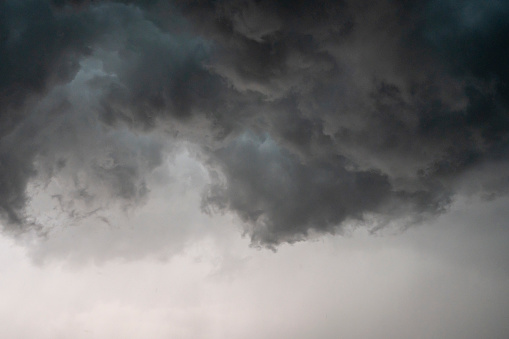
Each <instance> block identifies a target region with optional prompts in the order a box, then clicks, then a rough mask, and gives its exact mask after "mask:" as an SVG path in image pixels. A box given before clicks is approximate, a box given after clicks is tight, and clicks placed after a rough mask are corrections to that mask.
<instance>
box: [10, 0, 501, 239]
mask: <svg viewBox="0 0 509 339" xmlns="http://www.w3.org/2000/svg"><path fill="white" fill-rule="evenodd" d="M0 6H2V8H1V11H0V13H1V14H0V15H1V16H2V17H1V20H0V37H1V41H0V43H1V45H0V61H1V62H0V74H1V79H0V109H1V110H2V115H1V117H0V119H1V130H0V132H1V135H0V138H1V141H0V150H1V154H0V160H1V166H2V167H1V168H0V180H1V182H2V185H3V187H4V188H2V192H1V194H0V207H1V208H2V210H3V211H4V215H5V216H6V217H7V218H8V219H9V220H10V221H11V222H12V223H14V224H23V222H24V220H23V209H24V207H25V205H26V201H27V193H26V189H27V185H28V182H29V181H30V180H32V179H33V178H34V176H35V175H36V172H37V170H38V171H39V172H41V168H42V169H44V171H43V172H44V173H47V176H48V177H51V176H52V174H53V173H54V172H55V171H61V172H62V171H63V172H65V171H64V170H62V169H61V168H74V167H73V166H77V167H79V168H82V169H83V170H84V171H85V172H86V175H85V177H86V178H87V179H86V180H85V181H86V182H87V183H86V184H83V183H80V184H79V185H78V184H76V185H75V186H76V188H82V189H84V191H83V192H88V193H89V194H91V193H90V192H92V191H93V192H96V193H95V194H92V195H93V196H96V195H98V194H99V193H98V192H99V191H103V190H104V189H105V190H106V191H107V192H108V193H104V192H103V193H104V194H106V196H107V197H109V198H115V199H124V200H128V201H130V200H134V201H138V200H140V199H142V197H143V196H144V195H145V194H146V193H147V189H146V187H145V186H144V179H143V178H144V176H145V175H146V174H147V173H148V172H150V171H151V170H152V169H154V168H155V167H157V166H158V165H159V164H160V163H161V157H162V146H161V143H160V139H158V138H160V136H161V135H165V136H166V137H167V138H170V137H171V138H174V140H184V141H190V142H192V143H193V144H196V145H198V147H199V148H200V149H201V156H202V159H204V161H206V162H207V164H208V165H209V166H210V171H211V173H212V174H213V173H214V172H215V171H218V174H217V176H214V175H213V176H212V177H213V178H215V179H213V182H212V184H211V186H210V189H209V190H208V192H206V194H205V195H204V201H203V203H204V207H205V209H219V210H226V211H233V212H235V213H236V214H238V215H239V216H240V217H241V218H242V219H243V220H244V221H245V222H246V224H247V225H248V226H246V227H247V232H248V233H249V234H250V235H251V237H252V239H253V241H254V242H256V243H259V244H262V245H269V246H274V245H277V244H278V243H280V242H282V241H290V242H291V241H296V240H301V239H305V238H306V236H307V235H308V233H309V232H310V231H314V232H318V233H320V232H324V233H335V232H338V231H340V229H341V227H342V225H344V224H345V223H347V222H349V221H354V222H355V221H361V222H364V221H367V220H368V219H369V220H372V218H375V219H377V220H378V224H381V225H383V224H384V223H386V222H389V220H395V219H397V220H406V221H405V222H406V223H413V222H417V221H420V220H422V219H424V218H426V217H429V216H433V215H435V214H438V213H440V212H442V211H444V209H445V208H446V207H447V205H448V204H449V203H450V201H451V199H453V197H454V194H455V192H458V191H459V190H461V187H460V186H461V185H462V183H463V182H464V181H462V178H464V177H465V176H468V175H469V173H474V172H475V171H481V169H482V168H485V167H486V166H488V165H489V166H491V167H490V168H499V169H498V170H494V171H496V172H497V173H496V175H495V176H497V177H498V178H499V179H497V180H498V181H497V182H500V183H503V182H507V180H504V174H503V172H502V170H500V169H501V168H504V163H505V162H506V161H507V154H508V153H507V146H508V145H507V131H508V128H509V118H508V115H507V112H508V98H509V96H508V95H509V92H508V87H507V86H508V81H509V71H508V68H507V63H506V62H505V59H504V56H505V55H506V54H507V50H508V46H509V42H508V41H507V39H505V37H506V36H507V33H508V27H509V21H508V20H507V19H506V18H507V15H505V14H507V12H508V10H509V9H508V6H507V5H506V4H504V2H501V1H489V2H480V1H467V2H455V1H445V2H444V1H427V2H417V1H415V2H414V1H389V0H387V1H378V2H376V3H373V2H369V1H330V2H329V1H323V2H319V3H317V2H313V1H174V2H171V3H168V2H160V1H141V2H138V1H119V2H115V1H97V2H94V1H54V2H51V3H50V2H42V1H37V2H36V1H18V2H14V1H6V2H3V3H2V4H1V5H0ZM44 102H46V104H44V105H43V104H41V103H44ZM57 108H58V109H57ZM84 112H88V113H84ZM69 128H73V129H75V130H76V131H79V132H78V133H76V135H73V134H69V133H67V134H66V131H67V130H68V129H69ZM156 132H157V133H159V134H157V133H156ZM157 135H159V137H158V136H157ZM63 136H64V137H65V136H67V137H66V138H64V140H65V141H66V144H65V146H63V145H62V143H59V142H58V140H59V138H62V137H63ZM144 138H146V139H144ZM90 139H94V140H95V142H90ZM147 140H149V141H147ZM150 140H151V141H150ZM144 143H145V144H144ZM15 145H16V146H15ZM143 145H144V146H143ZM74 150H76V151H77V153H78V154H83V156H81V157H80V158H79V161H78V160H76V159H75V158H76V157H75V158H73V157H72V156H70V154H72V153H73V152H74ZM102 150H107V151H102ZM132 154H137V155H136V156H133V155H132ZM73 159H74V160H73ZM145 159H149V161H146V160H145ZM34 163H35V164H37V166H38V167H37V166H35V165H34ZM56 164H65V166H64V165H62V166H57V165H56ZM69 172H72V171H71V170H69ZM485 177H486V176H485ZM78 181H79V180H77V179H76V180H75V182H78ZM93 182H101V183H104V185H103V186H104V187H102V188H101V189H99V188H97V187H96V188H95V190H94V189H93V188H91V187H90V186H94V185H93V184H92V183H93ZM480 185H481V186H482V187H483V190H484V191H486V190H489V187H490V185H491V186H493V183H482V182H481V183H480ZM96 186H97V185H96ZM503 191H505V190H504V189H497V192H503ZM484 193H486V194H488V195H489V192H484ZM370 218H371V219H370Z"/></svg>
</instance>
